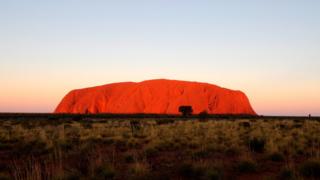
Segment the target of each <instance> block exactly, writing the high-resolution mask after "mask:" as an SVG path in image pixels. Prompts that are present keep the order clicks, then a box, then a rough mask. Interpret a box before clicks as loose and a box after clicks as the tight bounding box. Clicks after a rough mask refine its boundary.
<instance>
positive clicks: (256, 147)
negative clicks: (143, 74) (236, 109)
mask: <svg viewBox="0 0 320 180" xmlns="http://www.w3.org/2000/svg"><path fill="white" fill-rule="evenodd" d="M319 172H320V121H319V120H316V119H313V120H310V119H307V118H306V119H301V118H300V119H294V118H291V119H290V118H287V119H268V118H263V117H257V118H250V119H246V118H229V119H221V118H214V119H210V118H200V119H195V118H192V119H187V118H185V119H174V118H158V119H156V118H143V119H132V118H130V119H129V118H128V119H117V118H106V119H104V118H99V119H95V118H88V117H76V118H64V119H57V118H54V117H49V118H39V119H32V118H29V119H28V118H27V119H19V118H11V119H10V118H8V119H3V120H1V121H0V179H319V178H320V175H319Z"/></svg>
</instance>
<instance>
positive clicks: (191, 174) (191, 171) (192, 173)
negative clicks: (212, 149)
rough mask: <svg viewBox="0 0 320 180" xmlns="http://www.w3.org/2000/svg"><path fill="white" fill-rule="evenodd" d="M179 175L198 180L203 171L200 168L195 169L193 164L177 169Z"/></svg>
mask: <svg viewBox="0 0 320 180" xmlns="http://www.w3.org/2000/svg"><path fill="white" fill-rule="evenodd" d="M179 173H180V175H181V176H182V177H184V178H187V179H199V178H201V177H202V176H204V174H205V171H204V169H202V168H200V167H195V166H194V165H193V164H187V163H186V164H183V165H181V166H180V168H179Z"/></svg>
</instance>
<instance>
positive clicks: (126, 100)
mask: <svg viewBox="0 0 320 180" xmlns="http://www.w3.org/2000/svg"><path fill="white" fill-rule="evenodd" d="M180 106H191V107H192V109H193V113H194V114H198V113H201V112H207V113H208V114H234V115H237V114H239V115H240V114H241V115H256V113H255V111H254V110H253V108H252V107H251V105H250V102H249V99H248V98H247V96H246V95H245V94H244V93H243V92H241V91H235V90H230V89H226V88H222V87H219V86H216V85H213V84H208V83H200V82H190V81H179V80H167V79H156V80H147V81H142V82H120V83H112V84H106V85H102V86H96V87H89V88H84V89H76V90H72V91H70V92H69V93H68V94H67V95H66V96H65V97H64V98H63V99H62V101H61V102H60V103H59V105H58V106H57V108H56V109H55V113H80V114H87V113H114V114H137V113H144V114H179V107H180Z"/></svg>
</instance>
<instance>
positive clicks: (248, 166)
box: [236, 160, 257, 173]
mask: <svg viewBox="0 0 320 180" xmlns="http://www.w3.org/2000/svg"><path fill="white" fill-rule="evenodd" d="M236 168H237V170H238V171H239V172H240V173H251V172H255V171H256V169H257V165H256V164H255V163H254V162H253V161H251V160H242V161H240V162H239V163H238V165H237V167H236Z"/></svg>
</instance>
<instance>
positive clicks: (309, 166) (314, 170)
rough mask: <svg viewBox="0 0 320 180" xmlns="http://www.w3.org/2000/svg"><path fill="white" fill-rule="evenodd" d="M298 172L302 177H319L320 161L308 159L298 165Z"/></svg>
mask: <svg viewBox="0 0 320 180" xmlns="http://www.w3.org/2000/svg"><path fill="white" fill-rule="evenodd" d="M300 174H301V175H302V176H304V177H313V178H320V161H319V160H308V161H306V162H304V163H303V164H302V165H301V166H300Z"/></svg>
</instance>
